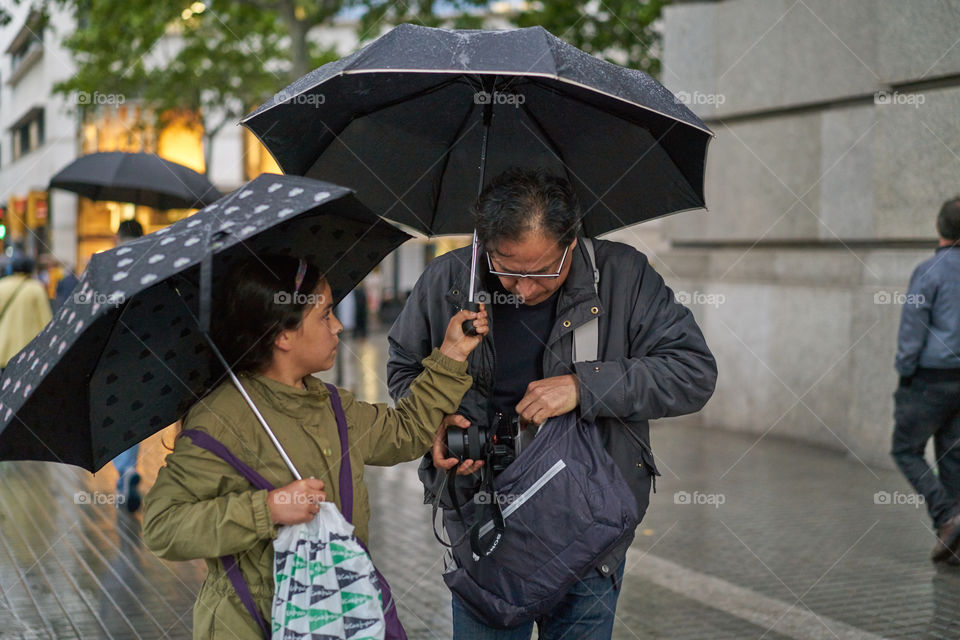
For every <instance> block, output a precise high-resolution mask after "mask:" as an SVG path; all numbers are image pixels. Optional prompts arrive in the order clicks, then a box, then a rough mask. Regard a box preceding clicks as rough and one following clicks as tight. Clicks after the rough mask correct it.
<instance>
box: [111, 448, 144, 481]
mask: <svg viewBox="0 0 960 640" xmlns="http://www.w3.org/2000/svg"><path fill="white" fill-rule="evenodd" d="M139 452H140V445H139V444H135V445H133V446H132V447H130V448H129V449H127V450H126V451H124V452H123V453H121V454H120V455H118V456H117V457H116V458H114V459H113V466H114V467H116V469H117V474H119V477H118V478H117V490H121V489H122V487H121V486H120V484H121V482H122V481H123V474H124V473H126V472H127V469H136V468H137V454H138V453H139Z"/></svg>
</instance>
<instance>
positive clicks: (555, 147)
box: [522, 102, 574, 184]
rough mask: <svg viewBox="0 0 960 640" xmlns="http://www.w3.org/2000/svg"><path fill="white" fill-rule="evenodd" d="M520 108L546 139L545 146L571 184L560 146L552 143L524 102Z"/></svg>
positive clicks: (550, 137) (549, 136)
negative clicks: (557, 161) (555, 157)
mask: <svg viewBox="0 0 960 640" xmlns="http://www.w3.org/2000/svg"><path fill="white" fill-rule="evenodd" d="M522 107H523V112H524V113H525V114H527V117H528V118H530V122H532V123H533V124H534V125H535V126H536V127H537V131H538V132H540V134H541V135H543V137H544V138H546V142H547V146H548V147H549V148H550V151H552V152H553V153H554V154H555V155H556V156H557V158H558V159H559V160H560V162H561V164H563V170H564V172H565V173H566V174H567V180H569V181H570V183H571V184H573V183H574V181H573V178H574V176H573V174H572V173H570V166H569V164H568V163H567V161H566V159H565V158H564V157H563V153H562V152H561V150H560V146H559V145H557V143H556V142H554V140H553V136H551V135H550V133H549V132H548V131H547V130H546V128H545V127H544V126H543V123H542V122H540V120H539V119H538V118H537V117H536V116H535V115H534V113H533V111H532V110H531V109H530V107H528V106H527V103H526V102H524V103H523V105H522Z"/></svg>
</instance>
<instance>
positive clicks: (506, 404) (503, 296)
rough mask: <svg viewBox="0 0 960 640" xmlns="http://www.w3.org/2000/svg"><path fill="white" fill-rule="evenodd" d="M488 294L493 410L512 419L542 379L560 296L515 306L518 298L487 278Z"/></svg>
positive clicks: (558, 294) (495, 279)
mask: <svg viewBox="0 0 960 640" xmlns="http://www.w3.org/2000/svg"><path fill="white" fill-rule="evenodd" d="M487 291H489V292H490V293H491V296H490V297H491V303H492V305H491V306H492V309H491V312H492V317H493V325H492V327H491V333H492V335H493V349H494V353H495V354H496V367H495V371H494V382H493V398H492V402H491V403H490V404H491V409H492V410H493V412H494V413H495V412H497V411H499V412H501V413H503V414H504V415H506V416H513V415H515V414H516V407H517V404H518V403H519V402H520V400H521V399H522V398H523V396H524V394H525V393H526V391H527V385H528V384H530V383H531V382H533V381H534V380H540V379H542V378H543V352H544V350H545V349H546V348H547V346H546V345H547V339H548V338H549V337H550V331H551V329H553V323H554V320H556V317H557V299H558V298H559V296H560V292H559V290H557V291H555V292H554V293H553V295H552V296H550V297H549V298H547V299H546V300H544V301H543V302H540V303H538V304H535V305H531V306H528V305H525V304H515V301H516V298H515V296H514V295H513V294H511V293H510V292H509V291H507V290H506V289H504V288H503V285H501V284H500V279H499V278H498V277H496V276H488V282H487ZM490 417H491V418H492V417H493V414H491V416H490Z"/></svg>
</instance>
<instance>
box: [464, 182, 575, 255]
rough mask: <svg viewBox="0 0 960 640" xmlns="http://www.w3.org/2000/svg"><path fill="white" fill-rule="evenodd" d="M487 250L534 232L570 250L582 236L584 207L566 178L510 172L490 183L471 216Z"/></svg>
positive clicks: (478, 199)
mask: <svg viewBox="0 0 960 640" xmlns="http://www.w3.org/2000/svg"><path fill="white" fill-rule="evenodd" d="M471 213H472V214H473V224H474V227H475V228H476V230H477V236H478V237H479V238H480V243H481V245H482V246H483V247H485V248H488V249H493V248H495V247H496V245H497V243H498V242H500V241H501V240H514V241H515V240H519V239H520V238H522V237H523V236H524V235H525V234H527V233H530V232H539V233H541V234H542V235H543V236H544V237H547V238H553V239H556V241H557V244H559V245H560V246H562V247H565V246H568V245H569V244H570V243H571V242H573V239H574V238H576V237H577V236H578V235H579V234H580V204H579V203H578V202H577V194H576V192H575V191H574V190H573V186H572V185H571V184H570V182H569V181H568V180H567V179H566V178H561V177H559V176H555V175H552V174H550V173H548V172H547V171H545V170H543V169H535V170H529V169H520V168H517V167H514V168H512V169H507V170H506V171H504V172H503V173H501V174H500V175H498V176H497V177H495V178H494V179H493V180H491V181H490V184H488V185H487V186H486V187H485V188H484V189H483V191H482V192H481V193H480V197H479V198H477V202H476V204H475V205H474V207H473V210H472V212H471Z"/></svg>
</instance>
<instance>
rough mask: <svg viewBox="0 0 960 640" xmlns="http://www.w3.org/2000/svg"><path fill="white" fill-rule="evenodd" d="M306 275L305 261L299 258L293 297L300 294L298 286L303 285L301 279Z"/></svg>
mask: <svg viewBox="0 0 960 640" xmlns="http://www.w3.org/2000/svg"><path fill="white" fill-rule="evenodd" d="M306 275H307V261H306V260H304V259H303V258H300V266H299V267H298V268H297V282H296V288H295V289H294V290H293V295H294V296H296V295H297V294H298V293H300V285H302V284H303V278H304V276H306Z"/></svg>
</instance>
